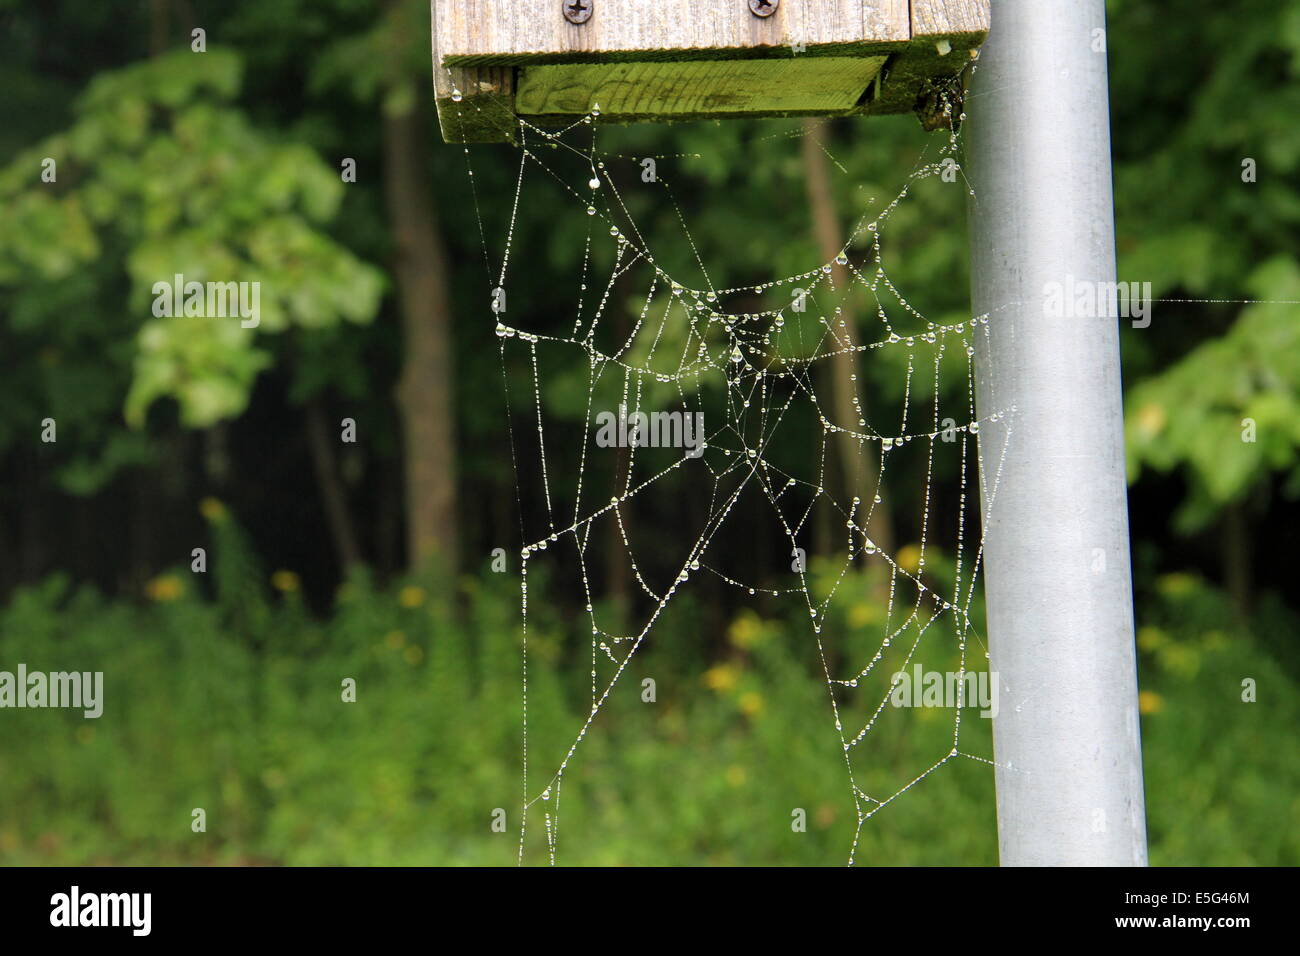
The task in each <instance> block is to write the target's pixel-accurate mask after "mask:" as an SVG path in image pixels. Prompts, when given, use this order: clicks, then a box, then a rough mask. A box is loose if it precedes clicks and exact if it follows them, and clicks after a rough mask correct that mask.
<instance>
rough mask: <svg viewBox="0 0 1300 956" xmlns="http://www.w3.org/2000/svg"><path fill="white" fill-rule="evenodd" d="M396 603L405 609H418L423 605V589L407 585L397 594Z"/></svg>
mask: <svg viewBox="0 0 1300 956" xmlns="http://www.w3.org/2000/svg"><path fill="white" fill-rule="evenodd" d="M397 603H398V604H400V605H402V607H407V608H413V607H419V606H420V605H421V604H423V603H424V588H421V587H416V586H415V585H414V584H408V585H407V586H406V587H404V588H402V590H401V591H399V592H397Z"/></svg>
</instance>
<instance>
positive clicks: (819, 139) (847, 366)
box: [803, 119, 894, 554]
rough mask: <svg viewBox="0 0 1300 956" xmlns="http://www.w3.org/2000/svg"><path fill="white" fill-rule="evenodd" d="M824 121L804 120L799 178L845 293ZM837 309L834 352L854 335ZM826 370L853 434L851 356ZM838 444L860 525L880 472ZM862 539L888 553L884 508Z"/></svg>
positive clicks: (847, 311) (862, 408)
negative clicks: (857, 500)
mask: <svg viewBox="0 0 1300 956" xmlns="http://www.w3.org/2000/svg"><path fill="white" fill-rule="evenodd" d="M825 128H826V121H825V120H817V119H808V120H804V137H803V162H804V173H805V176H806V177H807V180H808V205H809V208H810V211H811V213H812V231H813V239H814V240H815V241H816V244H817V252H818V255H819V256H821V258H822V260H823V261H825V262H830V263H832V268H833V270H834V272H833V275H834V278H835V287H836V288H837V289H839V290H841V292H847V290H848V288H849V282H850V280H851V278H852V275H851V273H850V272H849V270H848V267H847V266H841V265H839V264H836V263H835V261H834V260H835V257H836V256H838V255H839V254H840V252H841V251H842V250H843V248H844V241H845V239H846V237H845V235H844V233H843V232H842V231H841V229H840V224H839V217H838V215H837V214H836V210H835V197H834V193H833V192H832V189H831V173H830V162H829V161H828V159H827V155H826V150H825ZM840 306H841V308H842V309H843V312H842V314H841V315H840V316H839V318H841V319H843V320H844V327H843V328H840V325H839V322H838V321H836V319H835V317H834V316H828V317H827V318H828V321H830V322H831V333H832V335H833V336H834V337H835V338H834V340H833V341H832V343H831V347H832V348H833V349H835V350H836V351H839V350H841V349H844V350H847V349H850V348H852V347H853V346H854V345H856V344H857V336H856V334H855V329H856V318H855V317H854V315H853V308H852V302H851V301H850V299H849V296H848V295H845V296H844V298H843V301H842V302H840ZM827 364H828V369H827V373H826V376H824V377H829V378H830V391H831V413H832V420H833V421H834V422H835V424H836V425H839V426H840V427H841V428H851V429H854V430H855V431H857V430H859V426H858V419H859V418H861V419H864V420H865V419H866V417H867V406H866V403H865V402H863V401H861V398H860V397H859V402H860V405H854V403H853V399H854V396H855V394H856V392H857V383H856V382H855V381H854V380H853V377H854V375H855V374H856V373H857V369H858V357H857V353H856V352H852V351H843V352H841V354H838V355H836V356H835V357H834V358H832V359H831V360H830V361H829V363H827ZM836 434H837V437H838V438H839V441H838V442H837V443H836V444H837V446H838V448H837V451H838V458H839V462H840V471H841V476H842V478H843V481H844V489H845V491H846V492H847V494H848V496H849V497H850V498H852V497H853V496H855V495H856V496H858V497H860V498H861V499H862V504H861V506H860V507H859V508H858V512H857V520H858V521H859V522H860V521H861V520H862V518H863V516H865V515H866V514H867V513H868V512H869V511H872V499H873V498H874V497H875V495H876V493H877V491H876V482H877V476H878V475H879V469H880V457H879V455H878V454H877V453H876V450H875V447H874V446H873V444H872V443H871V442H861V443H860V442H858V441H857V439H855V438H853V436H851V435H846V434H845V433H843V432H837V433H836ZM882 493H883V492H882ZM866 533H867V535H868V537H870V538H871V540H872V541H874V542H875V543H876V545H877V546H878V547H879V548H880V549H881V550H882V551H884V552H885V553H886V554H892V553H893V550H894V530H893V522H892V521H891V520H890V517H889V512H888V511H887V510H886V506H885V504H884V503H882V504H879V505H876V506H875V509H874V512H873V513H872V515H871V520H870V521H869V522H868V523H867V527H866Z"/></svg>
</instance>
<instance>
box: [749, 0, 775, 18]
mask: <svg viewBox="0 0 1300 956" xmlns="http://www.w3.org/2000/svg"><path fill="white" fill-rule="evenodd" d="M780 5H781V0H749V12H750V13H752V14H753V15H754V16H756V17H770V16H771V15H772V14H774V13H776V8H777V7H779V6H780Z"/></svg>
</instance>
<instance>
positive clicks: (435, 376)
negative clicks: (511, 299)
mask: <svg viewBox="0 0 1300 956" xmlns="http://www.w3.org/2000/svg"><path fill="white" fill-rule="evenodd" d="M421 102H423V101H422V100H421ZM421 115H422V114H421V112H420V111H419V109H418V108H412V109H410V110H408V111H407V112H405V113H400V114H389V113H385V115H384V120H383V123H384V190H385V193H386V198H387V204H388V215H389V221H390V225H391V227H392V230H393V237H394V240H395V244H396V261H395V263H394V271H395V273H396V276H397V289H398V297H399V299H400V303H401V312H402V334H403V343H404V362H403V366H402V376H401V381H400V382H399V383H398V386H397V393H396V399H397V405H398V408H399V410H400V413H401V417H402V438H403V445H404V461H405V482H406V489H405V497H406V530H407V534H406V541H407V562H408V564H409V565H410V566H411V567H412V568H415V569H424V568H426V567H427V566H428V565H431V564H436V565H437V566H438V568H439V569H440V570H441V571H443V572H445V573H447V574H448V575H453V574H454V573H455V570H456V564H457V520H456V438H455V409H454V395H455V392H454V382H455V378H454V373H455V369H454V367H453V364H452V363H453V352H452V340H451V308H450V303H449V301H448V288H447V283H448V269H447V255H446V251H445V249H444V248H443V244H442V238H441V236H440V234H439V231H438V219H437V214H436V211H435V209H434V204H433V196H432V194H431V192H430V190H429V177H430V166H429V163H428V162H427V160H428V150H427V145H426V144H427V142H428V139H427V135H426V132H427V131H426V130H425V128H424V124H423V123H422V122H421Z"/></svg>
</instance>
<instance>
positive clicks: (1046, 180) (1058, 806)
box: [966, 0, 1147, 866]
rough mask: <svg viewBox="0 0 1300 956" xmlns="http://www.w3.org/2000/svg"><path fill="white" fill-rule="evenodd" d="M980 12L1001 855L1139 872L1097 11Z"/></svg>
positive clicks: (976, 139) (986, 471)
mask: <svg viewBox="0 0 1300 956" xmlns="http://www.w3.org/2000/svg"><path fill="white" fill-rule="evenodd" d="M992 6H993V23H992V31H991V33H990V36H989V39H988V43H987V44H986V46H985V48H984V50H983V53H982V54H981V56H980V59H979V63H978V66H977V69H976V73H975V77H974V80H973V84H972V89H971V91H970V95H969V97H968V99H967V104H966V111H967V113H968V115H969V130H968V139H967V148H968V150H969V153H968V157H969V160H968V166H969V169H968V175H969V176H970V179H971V183H972V186H973V188H974V190H975V194H976V195H975V197H974V198H973V199H972V200H971V213H972V216H971V218H972V240H973V243H972V245H973V259H972V271H973V282H972V286H973V301H974V307H975V312H976V314H988V315H989V320H988V329H989V336H988V341H987V343H980V345H979V348H978V350H977V353H976V355H977V357H976V371H977V395H978V399H977V400H978V405H979V414H980V417H981V419H987V418H988V417H989V416H991V415H993V414H995V413H997V412H1006V414H1005V415H1004V416H1002V417H1001V418H1000V419H999V420H998V421H996V422H991V423H990V422H988V421H987V420H986V421H984V422H983V424H982V428H981V431H980V445H981V455H982V459H983V465H984V468H983V470H982V475H981V478H982V507H983V512H984V515H983V516H984V528H985V535H986V539H985V548H984V560H985V567H986V571H985V591H986V594H987V598H988V630H989V646H990V653H991V664H990V666H991V668H992V670H993V671H994V672H995V673H996V674H997V675H998V681H999V686H1000V697H1001V699H1000V705H999V713H998V715H997V716H996V718H995V719H994V726H993V732H994V749H995V758H996V761H997V763H998V765H999V766H998V768H997V770H996V778H997V804H998V834H999V846H1000V850H1001V861H1002V864H1003V865H1004V866H1019V865H1029V866H1036V865H1037V866H1041V865H1075V866H1088V865H1100V866H1121V865H1135V866H1142V865H1145V864H1146V861H1147V847H1146V820H1145V807H1144V800H1143V793H1142V760H1141V745H1140V741H1139V734H1138V709H1137V669H1136V659H1135V650H1134V639H1133V593H1132V582H1131V573H1130V566H1129V536H1128V505H1127V498H1126V484H1125V476H1124V436H1123V410H1122V402H1121V393H1120V362H1119V327H1118V322H1119V321H1120V320H1119V319H1117V318H1116V316H1115V315H1114V313H1113V312H1112V311H1111V310H1110V309H1109V308H1108V307H1107V306H1108V302H1109V300H1110V296H1109V295H1108V289H1111V288H1113V286H1108V285H1105V284H1109V283H1114V282H1115V278H1116V276H1115V226H1114V212H1113V203H1112V192H1111V163H1110V117H1109V104H1108V98H1107V82H1106V53H1105V2H1104V0H993V2H992ZM1084 290H1088V291H1090V292H1091V293H1092V294H1093V297H1094V300H1095V301H1097V302H1100V303H1101V307H1100V308H1093V307H1090V306H1089V305H1088V302H1087V300H1086V298H1083V299H1080V298H1079V295H1080V293H1082V292H1084ZM1097 293H1100V295H1098V294H1097ZM977 338H979V339H983V336H979V337H977ZM1013 409H1014V410H1013ZM1004 446H1005V457H1004V456H1003V448H1004ZM999 463H1001V466H1000V473H999Z"/></svg>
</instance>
